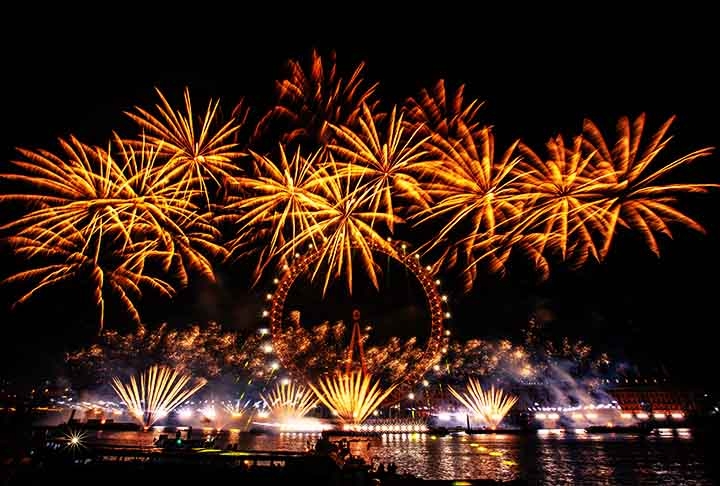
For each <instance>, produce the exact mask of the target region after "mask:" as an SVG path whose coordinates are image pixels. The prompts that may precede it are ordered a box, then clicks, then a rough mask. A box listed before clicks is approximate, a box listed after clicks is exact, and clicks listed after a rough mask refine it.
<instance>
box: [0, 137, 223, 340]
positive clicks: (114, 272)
mask: <svg viewBox="0 0 720 486" xmlns="http://www.w3.org/2000/svg"><path fill="white" fill-rule="evenodd" d="M60 145H61V147H62V150H63V152H62V154H61V155H55V154H51V153H50V152H47V151H44V150H40V151H29V150H22V149H21V150H20V153H21V155H23V156H24V159H22V160H17V161H15V162H14V165H15V166H16V167H17V168H18V173H16V174H8V175H4V176H3V177H4V178H5V179H6V180H10V181H12V182H14V183H16V184H17V185H18V187H23V188H26V190H24V191H22V192H16V193H11V194H5V195H2V196H0V201H13V200H14V201H20V202H22V203H24V204H26V205H27V206H28V207H29V208H30V211H28V212H27V213H26V214H25V215H23V216H21V217H20V218H17V219H16V220H14V221H12V222H10V223H8V224H6V225H5V226H3V227H2V230H4V231H13V232H14V234H13V236H11V237H10V238H9V241H10V243H11V246H13V247H14V248H15V251H16V252H17V253H18V254H22V255H25V256H28V257H33V258H32V261H33V262H35V261H37V260H38V259H39V257H43V258H44V259H45V260H46V261H45V262H44V263H46V264H45V265H42V264H41V265H40V266H38V267H36V268H34V269H32V270H28V271H24V272H21V273H20V274H18V275H17V276H15V277H12V278H11V279H10V280H19V279H26V278H38V279H39V281H40V284H39V286H38V287H36V288H34V289H33V290H32V291H31V292H30V294H28V295H26V296H24V297H23V298H21V299H20V301H24V300H26V298H27V297H29V295H31V294H32V293H34V292H35V291H36V290H38V289H39V288H42V287H46V286H48V285H51V284H54V283H58V282H60V281H64V280H70V279H73V278H77V279H83V278H85V279H87V277H84V276H85V275H88V274H89V275H90V278H89V281H91V282H92V283H93V285H94V286H95V294H96V299H95V300H96V303H97V304H98V306H99V307H100V308H101V312H100V328H102V326H103V315H104V314H103V312H102V308H103V298H102V293H103V291H104V290H103V288H104V287H109V288H110V289H112V291H113V292H114V293H116V294H117V295H118V296H119V298H120V300H121V301H122V302H123V304H124V306H125V308H126V309H127V310H128V311H129V313H130V314H131V315H132V316H133V318H134V320H135V321H136V322H138V321H139V316H138V315H137V311H136V309H135V306H134V304H132V300H133V299H134V298H139V297H140V295H141V293H140V289H139V284H147V285H148V286H150V287H153V288H155V289H156V290H159V291H160V292H161V293H163V294H165V295H167V296H171V295H172V294H174V292H175V291H174V288H173V286H172V284H171V283H170V281H171V280H174V281H176V282H177V283H179V284H180V285H185V284H186V283H187V279H188V277H187V275H188V272H189V271H191V270H192V271H196V272H198V273H200V274H202V275H204V276H206V277H207V278H210V279H213V278H214V277H213V269H212V266H211V264H210V261H209V258H208V255H210V256H214V255H223V254H224V249H223V248H222V247H221V246H220V245H218V244H217V243H215V239H216V238H217V237H218V236H219V232H218V230H217V229H216V228H214V227H213V226H212V225H210V223H209V222H208V221H207V220H206V219H205V218H203V217H202V216H199V215H198V214H197V208H196V207H195V206H194V205H193V204H192V203H191V202H190V201H189V199H190V198H191V193H189V192H187V191H184V190H182V189H181V188H179V187H178V186H177V185H173V184H167V183H166V182H165V181H164V180H163V178H162V177H159V176H158V174H157V171H156V161H157V155H158V152H157V150H155V149H153V148H152V147H151V146H150V145H146V144H144V143H141V144H140V145H139V146H138V147H132V146H129V145H127V144H126V143H124V142H123V141H122V140H120V138H119V137H117V136H115V137H114V138H113V145H112V146H111V147H112V148H114V150H113V151H111V150H103V149H101V148H99V147H91V146H88V145H86V144H83V143H82V142H80V141H78V140H77V139H75V138H70V140H69V141H63V140H61V141H60ZM150 260H152V261H153V262H156V265H153V267H152V268H153V269H154V270H157V271H158V273H161V274H162V275H157V276H155V275H148V274H147V273H146V265H145V264H146V262H148V261H150ZM62 261H64V262H65V263H64V264H63V263H61V262H62ZM81 270H82V271H81ZM84 271H87V273H86V272H84ZM131 296H134V297H132V298H131Z"/></svg>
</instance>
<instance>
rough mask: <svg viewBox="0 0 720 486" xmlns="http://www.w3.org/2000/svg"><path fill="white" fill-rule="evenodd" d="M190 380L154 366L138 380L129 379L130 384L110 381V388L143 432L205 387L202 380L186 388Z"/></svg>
mask: <svg viewBox="0 0 720 486" xmlns="http://www.w3.org/2000/svg"><path fill="white" fill-rule="evenodd" d="M191 379H192V378H191V376H189V375H182V374H179V373H178V372H177V371H175V370H174V369H172V368H168V367H165V366H157V365H155V366H151V367H150V368H149V369H148V370H146V371H145V372H144V373H141V374H140V375H139V377H138V378H136V377H135V376H131V377H130V383H123V382H122V381H121V380H120V378H118V377H114V378H113V380H112V387H113V389H114V390H115V393H117V395H118V397H120V399H121V400H122V401H123V403H125V405H126V406H127V408H128V410H129V411H130V413H131V414H132V416H133V417H135V419H136V420H137V421H138V422H140V424H141V425H142V426H143V427H144V428H145V429H147V428H149V427H150V426H151V425H153V424H154V423H155V422H156V421H157V420H159V419H160V418H162V417H164V416H166V415H167V414H168V413H170V412H172V411H173V410H174V409H175V407H177V406H178V405H180V404H181V403H182V402H184V401H185V400H187V399H188V398H190V397H191V396H192V395H193V394H194V393H195V392H197V391H198V390H199V389H200V388H202V387H203V386H205V383H206V380H204V379H201V380H199V381H198V382H197V383H195V384H194V385H191V386H186V385H188V383H190V380H191ZM138 382H139V384H138Z"/></svg>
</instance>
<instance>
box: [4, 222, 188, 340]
mask: <svg viewBox="0 0 720 486" xmlns="http://www.w3.org/2000/svg"><path fill="white" fill-rule="evenodd" d="M8 241H9V242H10V245H11V247H12V248H13V251H14V252H15V254H16V255H18V256H20V257H22V258H24V259H26V261H27V262H29V263H35V262H36V259H38V258H39V259H41V261H39V262H38V263H37V265H36V266H34V267H33V268H31V269H28V270H23V271H20V272H18V273H16V274H14V275H12V276H10V277H8V278H6V279H5V280H4V281H3V283H4V284H10V283H14V282H21V281H25V280H32V281H34V282H35V283H34V285H33V287H32V288H31V289H30V290H29V291H28V292H26V293H25V294H24V295H22V297H20V299H18V301H17V302H16V304H15V305H18V304H22V303H24V302H26V301H27V300H29V299H30V298H31V297H33V296H34V295H35V294H36V293H37V292H39V291H40V290H43V289H45V288H48V287H52V286H54V285H57V284H60V283H62V282H65V281H68V280H76V281H83V282H86V283H87V284H89V285H90V286H91V287H92V289H93V294H94V301H95V304H96V305H97V307H98V309H99V326H100V330H102V329H103V326H104V321H105V301H106V298H107V294H108V293H110V295H114V296H115V297H116V298H117V299H118V300H119V301H120V303H121V304H122V305H123V307H124V309H125V311H126V312H128V313H129V314H130V316H131V317H132V319H133V321H135V322H137V323H139V322H140V315H139V314H138V312H137V309H136V306H135V304H134V302H133V301H134V300H137V299H139V298H140V297H141V296H142V291H141V289H142V287H149V288H152V289H153V290H155V291H157V292H159V293H161V294H162V295H164V296H166V297H171V296H173V295H174V294H175V290H174V288H173V287H172V285H171V284H169V283H168V282H166V281H165V280H163V279H162V278H161V277H155V276H152V275H147V274H146V273H145V264H146V262H147V261H149V260H153V259H158V260H160V261H163V260H166V259H167V258H168V257H167V254H166V253H165V252H163V251H162V250H158V249H157V246H158V244H157V241H156V240H152V241H145V242H138V243H129V244H123V245H122V246H120V247H118V246H117V245H115V244H114V241H113V235H112V233H103V232H102V231H98V232H97V233H95V234H93V235H91V237H87V236H86V235H84V234H83V233H81V232H79V231H75V232H74V233H72V234H68V235H63V236H61V235H58V234H57V233H49V231H48V230H45V229H42V228H34V227H31V228H29V229H28V230H27V231H26V232H25V235H23V236H12V237H10V238H8ZM108 242H109V243H110V244H109V245H108Z"/></svg>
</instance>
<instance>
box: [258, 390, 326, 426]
mask: <svg viewBox="0 0 720 486" xmlns="http://www.w3.org/2000/svg"><path fill="white" fill-rule="evenodd" d="M260 398H262V400H263V402H265V405H267V407H268V408H269V409H270V414H271V415H272V416H273V417H274V418H276V419H278V420H280V421H281V422H287V421H290V420H296V419H300V418H302V417H304V416H305V415H307V414H308V412H310V410H312V409H313V408H314V407H315V406H316V405H317V404H318V399H317V398H315V395H314V393H313V391H311V390H309V389H307V388H305V387H304V386H302V385H295V384H294V383H278V384H276V385H275V388H273V390H272V391H271V392H270V393H269V394H268V395H267V396H265V395H263V394H260Z"/></svg>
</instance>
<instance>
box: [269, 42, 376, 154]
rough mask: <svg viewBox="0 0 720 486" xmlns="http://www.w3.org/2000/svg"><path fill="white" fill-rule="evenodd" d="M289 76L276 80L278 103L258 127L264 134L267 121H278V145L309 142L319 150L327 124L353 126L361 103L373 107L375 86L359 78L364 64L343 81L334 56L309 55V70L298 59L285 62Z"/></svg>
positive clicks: (326, 140) (325, 140) (315, 53)
mask: <svg viewBox="0 0 720 486" xmlns="http://www.w3.org/2000/svg"><path fill="white" fill-rule="evenodd" d="M288 67H289V71H290V74H289V76H288V77H287V78H286V79H283V80H282V81H278V82H277V83H276V84H277V90H278V98H279V99H278V103H277V105H276V106H275V107H274V108H273V109H272V110H270V111H269V112H268V113H267V114H266V115H265V117H263V119H262V120H261V122H260V124H259V129H260V130H261V131H265V130H266V129H267V127H268V126H269V125H270V124H271V122H278V121H279V122H281V124H282V126H283V128H284V129H285V132H284V133H283V135H282V137H281V142H282V143H293V144H297V143H300V142H310V143H311V144H312V145H313V146H314V147H316V148H320V147H323V146H324V145H325V144H326V143H328V142H329V141H330V133H329V131H328V130H329V129H328V124H329V123H331V124H334V125H343V126H351V127H352V126H354V125H355V123H356V121H357V118H358V116H359V114H360V110H361V107H362V105H363V104H368V105H369V106H371V107H374V105H375V104H376V103H375V102H373V101H372V96H373V93H374V92H375V89H376V87H377V84H372V85H367V84H366V83H365V82H364V81H363V78H362V75H363V70H364V69H365V64H364V63H360V64H359V65H358V66H357V67H356V68H355V70H354V71H353V73H352V74H351V75H350V77H348V78H347V79H344V78H343V77H342V76H341V74H340V72H339V71H338V68H337V63H336V55H335V53H334V52H332V53H331V54H330V55H329V56H328V57H327V58H325V59H323V57H322V56H321V55H320V54H319V53H318V52H317V51H315V50H314V51H313V52H312V57H311V62H310V69H309V70H307V71H306V70H305V69H303V66H302V64H301V63H300V61H298V60H295V59H293V60H290V61H289V63H288Z"/></svg>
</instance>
